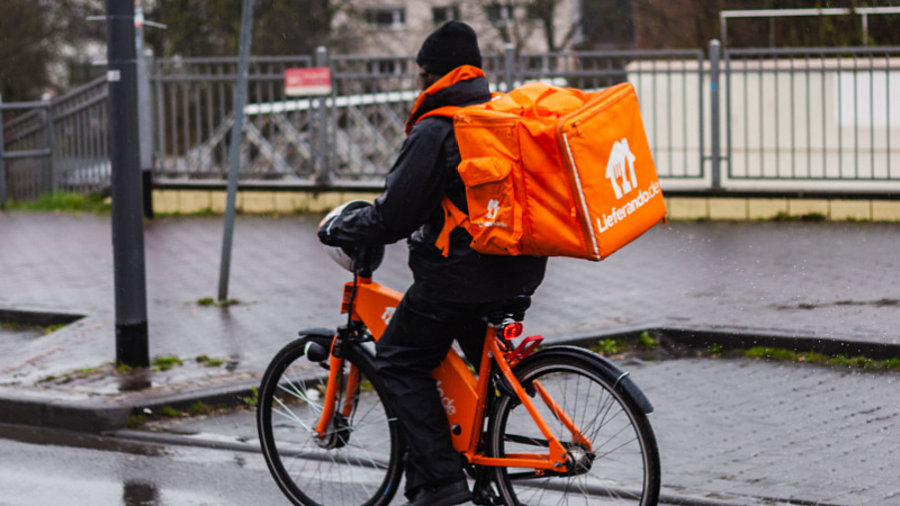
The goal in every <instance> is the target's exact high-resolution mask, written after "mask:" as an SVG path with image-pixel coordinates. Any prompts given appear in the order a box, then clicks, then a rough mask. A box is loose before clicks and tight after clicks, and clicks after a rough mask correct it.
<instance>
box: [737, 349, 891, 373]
mask: <svg viewBox="0 0 900 506" xmlns="http://www.w3.org/2000/svg"><path fill="white" fill-rule="evenodd" d="M744 356H745V357H747V358H753V359H765V360H776V361H781V362H795V363H809V364H819V365H830V366H836V367H846V368H848V369H869V370H882V371H883V370H895V371H896V370H900V358H890V359H886V360H877V359H873V358H870V357H865V356H856V357H847V356H845V355H825V354H822V353H816V352H808V351H795V350H787V349H784V348H770V347H764V346H757V347H754V348H750V349H748V350H745V351H744Z"/></svg>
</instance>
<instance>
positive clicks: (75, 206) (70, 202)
mask: <svg viewBox="0 0 900 506" xmlns="http://www.w3.org/2000/svg"><path fill="white" fill-rule="evenodd" d="M9 209H13V210H18V211H34V212H47V211H66V212H90V213H106V212H109V210H110V204H109V203H108V202H106V199H105V198H104V197H102V196H101V195H97V194H91V195H82V194H80V193H67V192H52V193H45V194H43V195H41V196H40V197H38V199H37V200H33V201H28V202H11V203H10V204H9Z"/></svg>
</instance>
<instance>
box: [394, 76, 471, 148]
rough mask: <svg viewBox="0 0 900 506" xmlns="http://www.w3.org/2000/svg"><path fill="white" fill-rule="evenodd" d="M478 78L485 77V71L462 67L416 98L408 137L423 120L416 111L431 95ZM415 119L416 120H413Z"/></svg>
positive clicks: (410, 116)
mask: <svg viewBox="0 0 900 506" xmlns="http://www.w3.org/2000/svg"><path fill="white" fill-rule="evenodd" d="M477 77H485V75H484V71H482V70H481V69H480V68H478V67H473V66H471V65H461V66H459V67H456V68H455V69H453V70H451V71H450V72H448V73H447V74H444V76H443V77H441V78H440V79H438V80H437V82H435V83H434V84H432V85H431V86H429V87H428V88H426V89H425V91H423V92H422V93H420V94H419V96H418V97H417V98H416V102H415V103H414V104H413V106H412V110H411V111H410V113H409V119H408V120H406V135H409V132H410V130H412V127H413V125H415V124H416V122H418V121H419V119H421V115H419V116H416V111H418V110H419V108H420V107H421V106H422V103H423V102H425V100H426V99H427V98H428V96H430V95H434V94H435V93H437V92H439V91H441V90H443V89H445V88H449V87H450V86H453V85H454V84H456V83H458V82H460V81H467V80H469V79H475V78H477ZM413 118H415V120H414V119H413Z"/></svg>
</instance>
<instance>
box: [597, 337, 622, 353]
mask: <svg viewBox="0 0 900 506" xmlns="http://www.w3.org/2000/svg"><path fill="white" fill-rule="evenodd" d="M590 349H591V351H594V352H596V353H599V354H601V355H603V356H610V355H618V354H620V353H622V351H624V347H623V346H622V341H620V340H619V339H601V340H599V341H597V343H596V344H594V345H593V346H591V347H590Z"/></svg>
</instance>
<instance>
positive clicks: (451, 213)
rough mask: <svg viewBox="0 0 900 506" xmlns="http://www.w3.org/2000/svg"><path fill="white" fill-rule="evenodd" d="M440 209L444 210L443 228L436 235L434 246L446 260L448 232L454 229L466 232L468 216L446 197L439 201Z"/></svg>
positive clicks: (448, 247) (448, 244)
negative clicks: (462, 229)
mask: <svg viewBox="0 0 900 506" xmlns="http://www.w3.org/2000/svg"><path fill="white" fill-rule="evenodd" d="M441 208H442V209H443V210H444V226H443V227H442V228H441V232H440V233H439V234H438V238H437V240H435V241H434V245H435V246H436V247H437V248H438V249H439V250H441V255H443V256H444V258H447V257H448V256H449V255H450V232H452V231H453V229H454V228H456V227H463V228H464V229H466V230H468V226H469V215H467V214H466V213H464V212H462V211H460V209H459V208H458V207H456V204H454V203H453V201H452V200H450V199H449V198H447V197H444V198H443V199H442V200H441Z"/></svg>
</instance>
